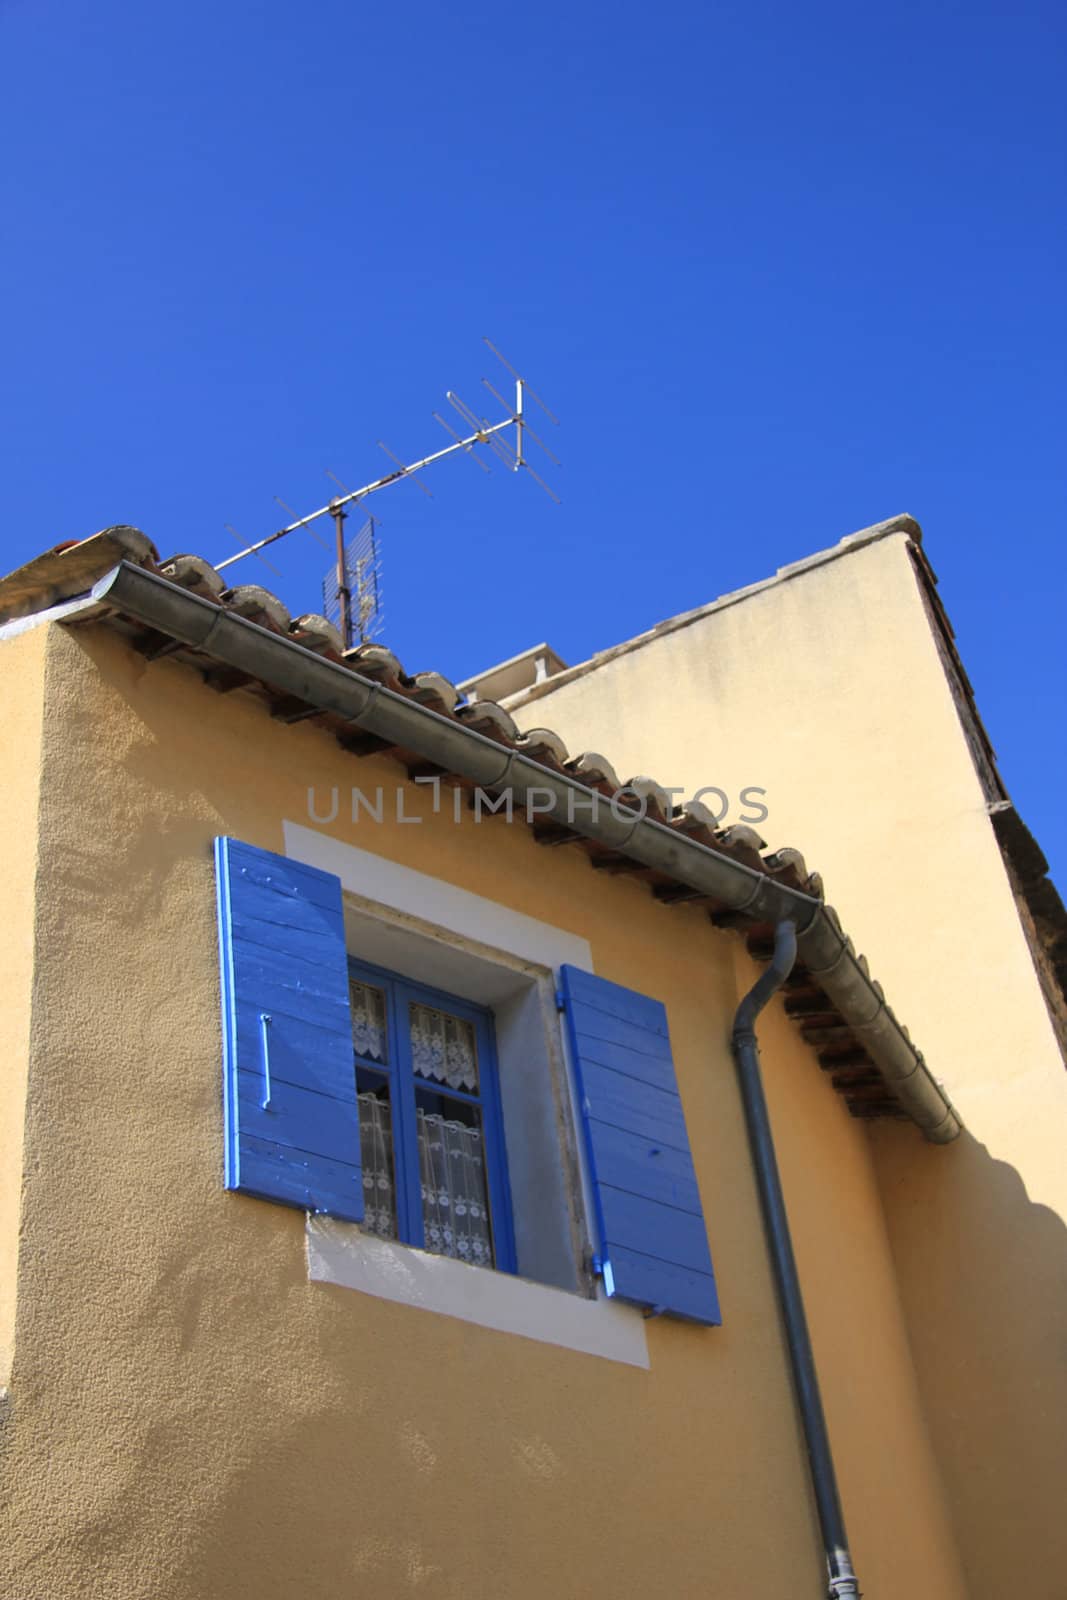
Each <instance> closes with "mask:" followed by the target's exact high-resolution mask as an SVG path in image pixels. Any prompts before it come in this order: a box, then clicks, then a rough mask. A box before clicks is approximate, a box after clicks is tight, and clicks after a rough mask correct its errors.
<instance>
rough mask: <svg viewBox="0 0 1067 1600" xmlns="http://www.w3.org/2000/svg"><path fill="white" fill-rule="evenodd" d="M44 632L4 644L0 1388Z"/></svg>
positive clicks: (18, 1145) (29, 951)
mask: <svg viewBox="0 0 1067 1600" xmlns="http://www.w3.org/2000/svg"><path fill="white" fill-rule="evenodd" d="M44 648H45V635H44V634H43V633H42V632H40V631H38V632H35V633H28V634H23V635H22V637H21V638H17V639H13V640H12V641H11V642H10V643H9V644H8V645H7V647H6V652H7V653H6V656H5V664H7V663H8V662H10V667H9V681H8V685H7V692H6V693H5V696H4V713H3V716H2V717H0V770H2V772H3V779H2V781H0V838H2V839H4V840H5V841H6V856H7V860H6V862H5V871H4V883H5V893H4V914H3V916H2V917H0V1061H2V1062H3V1063H4V1066H3V1070H2V1071H0V1388H2V1387H3V1386H4V1385H6V1383H7V1380H8V1377H9V1375H10V1371H11V1360H12V1355H13V1352H14V1335H15V1286H16V1271H17V1264H18V1233H19V1213H20V1209H21V1201H22V1130H23V1120H24V1114H25V1106H26V1073H27V1068H28V1064H29V1044H30V994H31V988H32V984H33V905H34V878H35V875H36V871H37V800H38V795H39V793H40V776H41V723H42V713H43V706H44V667H43V663H44Z"/></svg>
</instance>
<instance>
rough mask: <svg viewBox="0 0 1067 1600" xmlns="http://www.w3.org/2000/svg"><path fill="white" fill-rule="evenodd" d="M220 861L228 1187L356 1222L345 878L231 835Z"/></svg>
mask: <svg viewBox="0 0 1067 1600" xmlns="http://www.w3.org/2000/svg"><path fill="white" fill-rule="evenodd" d="M215 857H216V874H217V882H218V894H219V945H220V956H221V971H222V1002H223V1040H224V1077H225V1102H226V1186H227V1188H231V1189H239V1190H241V1191H242V1192H243V1193H246V1194H254V1195H257V1196H259V1197H260V1198H261V1199H268V1200H278V1201H281V1202H282V1203H283V1204H286V1205H294V1206H301V1207H304V1208H306V1209H307V1210H311V1211H323V1212H328V1213H329V1214H330V1215H332V1216H337V1217H343V1218H346V1219H347V1220H349V1221H353V1222H359V1221H361V1220H362V1218H363V1174H362V1170H361V1164H360V1144H359V1115H358V1107H357V1103H356V1084H355V1070H354V1065H353V1054H352V1022H351V1013H350V1008H349V999H348V959H347V953H346V950H345V934H344V913H343V909H342V902H341V885H340V881H339V880H338V879H337V878H335V877H333V876H332V875H331V874H330V873H326V872H319V871H318V870H317V869H316V868H314V867H307V866H304V865H303V864H301V863H299V862H293V861H289V860H288V859H287V858H286V857H284V856H277V855H273V854H272V853H271V852H270V851H267V850H259V849H256V848H255V847H254V846H252V845H248V844H242V843H241V842H240V841H238V840H235V839H218V840H216V851H215ZM264 1015H267V1016H269V1017H270V1022H269V1024H267V1027H266V1040H267V1051H268V1060H269V1086H270V1095H269V1104H268V1105H267V1106H264V1104H263V1101H264V1098H265V1097H266V1094H267V1083H268V1070H267V1063H266V1062H265V1060H264V1024H263V1021H262V1018H263V1016H264Z"/></svg>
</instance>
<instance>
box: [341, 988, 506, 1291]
mask: <svg viewBox="0 0 1067 1600" xmlns="http://www.w3.org/2000/svg"><path fill="white" fill-rule="evenodd" d="M348 977H349V981H348V990H349V997H350V1002H351V1010H352V1042H353V1048H354V1053H355V1078H356V1100H357V1103H358V1106H359V1135H360V1153H361V1156H362V1164H363V1191H364V1202H365V1206H366V1211H365V1215H364V1222H363V1225H364V1227H365V1228H366V1229H367V1230H368V1232H372V1233H376V1234H378V1235H380V1236H381V1237H382V1238H386V1239H399V1240H401V1241H402V1242H403V1243H405V1244H411V1245H415V1246H417V1247H418V1248H420V1249H423V1250H429V1251H431V1252H432V1253H433V1254H434V1255H444V1256H454V1257H455V1258H456V1259H457V1260H460V1261H467V1262H469V1263H470V1264H471V1265H472V1266H481V1267H494V1266H495V1267H499V1268H500V1269H501V1270H503V1271H507V1272H513V1271H514V1270H515V1252H514V1244H513V1240H512V1228H511V1216H510V1206H509V1194H508V1182H507V1161H506V1157H505V1152H504V1130H503V1120H502V1117H501V1109H500V1086H499V1080H498V1075H497V1066H496V1052H495V1046H494V1036H493V1017H492V1013H491V1012H490V1011H488V1010H486V1009H484V1008H483V1007H480V1006H474V1005H471V1004H470V1003H469V1002H467V1001H464V1000H460V999H458V998H457V997H456V996H454V995H447V994H442V993H439V992H438V991H437V990H434V989H427V988H423V987H421V986H416V985H415V984H412V983H409V982H407V981H405V980H404V979H401V978H398V977H396V976H394V975H393V974H391V973H387V972H383V971H381V970H380V969H379V968H376V967H369V966H366V965H364V964H363V963H362V962H357V961H353V960H351V959H350V960H349V963H348Z"/></svg>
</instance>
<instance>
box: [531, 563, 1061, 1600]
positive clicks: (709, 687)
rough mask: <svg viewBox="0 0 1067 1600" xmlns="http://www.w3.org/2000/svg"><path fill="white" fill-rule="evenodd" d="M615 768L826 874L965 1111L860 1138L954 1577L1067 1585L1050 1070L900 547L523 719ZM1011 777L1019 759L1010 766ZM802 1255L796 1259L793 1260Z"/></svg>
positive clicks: (843, 567)
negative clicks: (689, 798) (937, 1137)
mask: <svg viewBox="0 0 1067 1600" xmlns="http://www.w3.org/2000/svg"><path fill="white" fill-rule="evenodd" d="M514 714H515V716H516V718H517V720H518V722H519V723H520V726H523V727H530V726H534V725H537V724H545V725H547V726H549V727H553V728H556V729H557V730H558V731H559V732H560V733H561V734H562V735H563V737H564V739H565V740H566V741H567V742H568V744H569V745H570V748H571V749H579V748H585V747H589V746H590V745H591V746H592V747H593V748H603V749H604V752H605V754H607V755H608V756H609V758H611V759H612V760H613V761H614V762H615V763H616V765H617V767H618V770H619V771H620V774H621V775H622V776H623V777H625V776H628V775H630V774H631V773H633V772H650V773H652V774H653V775H654V776H655V777H656V778H658V779H659V781H660V782H663V783H670V784H680V785H685V786H686V791H687V793H688V794H692V793H693V792H694V790H695V789H696V788H698V787H699V786H701V785H703V784H716V785H718V786H720V787H721V788H722V789H724V790H725V791H726V792H727V793H728V795H729V796H730V798H731V800H732V801H733V802H734V804H733V806H732V809H731V815H730V820H736V819H737V818H738V816H739V815H740V814H741V812H742V811H743V809H744V808H743V807H741V806H739V805H738V804H737V796H738V794H739V792H740V790H741V789H742V788H743V787H744V786H745V785H759V786H762V787H763V788H765V789H766V790H767V796H766V799H765V801H764V804H766V805H767V806H768V808H769V812H770V814H769V816H768V818H767V820H766V821H765V822H762V823H760V824H759V828H760V831H761V832H762V833H763V834H764V836H765V837H766V838H767V839H768V841H769V842H770V843H771V844H772V845H774V846H776V847H777V846H781V845H784V844H793V845H796V846H798V847H799V848H800V849H801V850H802V851H803V852H804V854H805V856H806V859H807V862H808V865H809V867H814V868H818V870H819V871H820V872H821V873H822V874H823V877H824V879H825V883H826V893H827V898H828V899H829V900H830V901H831V902H832V903H833V904H834V906H836V908H837V909H838V911H839V912H840V914H841V917H842V920H843V923H844V926H845V928H846V929H847V931H848V932H849V933H850V934H851V935H852V937H853V938H854V939H855V941H856V944H857V948H859V949H862V950H863V951H865V953H866V954H867V956H868V957H869V959H870V964H871V971H872V973H873V974H874V975H875V976H876V977H877V978H878V979H880V981H881V982H882V983H883V984H884V986H885V990H886V993H887V995H888V996H889V999H890V1001H891V1003H892V1005H893V1006H894V1008H895V1010H896V1012H897V1014H898V1015H899V1016H900V1017H901V1019H902V1020H903V1021H905V1022H906V1023H907V1024H908V1026H909V1028H910V1029H911V1032H912V1034H913V1037H914V1038H915V1039H916V1041H917V1042H918V1043H919V1045H920V1046H921V1048H922V1049H923V1051H924V1054H925V1056H926V1059H927V1062H928V1064H929V1066H930V1068H931V1070H932V1072H933V1073H934V1075H935V1076H936V1077H939V1078H941V1079H942V1080H943V1081H944V1082H945V1084H946V1087H947V1089H948V1091H949V1094H950V1095H951V1097H952V1099H953V1101H954V1102H955V1104H956V1105H957V1107H958V1108H959V1110H960V1112H961V1115H962V1117H963V1120H964V1123H965V1125H966V1132H965V1133H964V1135H963V1137H962V1138H961V1139H960V1140H959V1141H958V1142H957V1143H956V1144H955V1145H953V1146H952V1147H951V1148H949V1149H945V1150H940V1149H931V1148H930V1147H927V1146H924V1145H922V1144H917V1143H916V1141H915V1140H914V1139H913V1138H912V1137H911V1134H910V1130H907V1129H901V1128H895V1127H892V1128H886V1127H882V1128H879V1129H877V1130H876V1131H875V1132H874V1133H873V1134H872V1144H873V1149H874V1152H875V1155H876V1170H877V1172H878V1176H879V1183H880V1187H881V1192H882V1195H883V1199H884V1203H885V1208H886V1216H887V1223H888V1228H889V1234H890V1238H891V1240H892V1244H893V1250H894V1259H895V1261H896V1265H897V1270H898V1272H899V1274H900V1281H901V1285H902V1291H903V1295H904V1303H905V1306H906V1310H907V1321H908V1336H909V1339H910V1342H911V1346H912V1349H913V1350H914V1352H915V1357H916V1363H917V1370H918V1373H919V1378H920V1383H921V1387H922V1392H923V1399H924V1404H925V1408H926V1412H927V1416H928V1418H929V1424H930V1430H931V1437H932V1438H933V1440H934V1442H935V1446H936V1450H937V1455H938V1459H939V1462H940V1465H941V1468H942V1471H943V1474H944V1479H945V1484H946V1490H947V1493H948V1496H949V1499H950V1503H951V1505H952V1508H953V1514H954V1520H955V1526H956V1529H957V1535H958V1539H959V1544H960V1548H961V1550H962V1551H963V1553H964V1557H965V1560H966V1562H967V1572H968V1582H969V1585H970V1589H971V1592H972V1593H973V1594H974V1595H975V1596H978V1597H982V1600H1000V1597H1002V1596H1003V1595H1006V1594H1009V1593H1011V1592H1012V1591H1013V1590H1014V1588H1015V1587H1016V1586H1017V1583H1018V1578H1019V1551H1020V1550H1021V1549H1026V1550H1027V1551H1028V1552H1030V1558H1029V1559H1028V1562H1027V1588H1028V1591H1033V1592H1034V1593H1036V1594H1038V1595H1041V1596H1043V1597H1048V1600H1054V1597H1058V1596H1061V1595H1062V1594H1063V1593H1065V1592H1067V1521H1065V1519H1064V1518H1063V1517H1062V1515H1061V1511H1060V1504H1061V1501H1062V1497H1063V1489H1064V1485H1065V1483H1067V1428H1065V1427H1064V1418H1065V1417H1067V1325H1065V1313H1067V1230H1065V1227H1064V1221H1065V1219H1067V1163H1065V1162H1064V1156H1063V1153H1064V1147H1065V1137H1067V1074H1065V1073H1064V1070H1063V1062H1062V1059H1061V1057H1060V1054H1059V1050H1058V1048H1057V1045H1056V1040H1055V1036H1054V1034H1053V1030H1052V1026H1051V1023H1050V1021H1049V1017H1048V1013H1047V1010H1046V1007H1045V1003H1044V1000H1043V997H1042V995H1041V992H1040V988H1039V985H1038V982H1037V980H1036V977H1035V974H1034V970H1033V965H1032V961H1031V957H1030V953H1029V950H1028V947H1027V945H1026V941H1025V938H1024V935H1023V932H1022V928H1021V926H1020V922H1019V918H1018V914H1017V912H1016V909H1015V905H1014V901H1013V898H1012V893H1011V889H1010V886H1009V883H1008V880H1007V877H1006V875H1005V871H1004V867H1003V864H1002V861H1001V857H1000V852H999V849H998V846H997V842H996V839H995V837H994V834H993V830H992V827H991V825H990V822H989V818H988V816H987V814H986V810H985V802H984V797H983V794H982V790H981V787H980V784H979V780H978V777H977V775H976V772H975V769H974V765H973V762H972V760H971V757H970V755H969V753H968V750H967V746H966V743H965V741H964V737H963V734H962V731H961V727H960V722H959V718H958V715H957V711H956V708H955V704H954V701H953V699H952V695H951V692H950V688H949V685H948V681H947V679H946V676H945V672H944V668H943V667H942V664H941V661H940V658H939V656H938V653H937V649H936V645H935V642H934V638H933V636H932V634H931V630H930V626H929V623H928V621H927V618H926V614H925V611H924V607H923V603H922V598H921V593H920V590H919V587H918V584H917V581H916V577H915V574H914V571H913V568H912V566H911V562H910V558H909V555H908V551H907V542H906V537H905V535H903V534H900V533H898V534H893V535H890V536H888V537H885V538H882V539H880V540H878V541H876V542H873V543H870V544H867V545H866V546H863V547H860V548H853V549H851V550H850V551H849V552H848V553H847V554H844V555H841V556H839V557H837V558H835V559H831V560H828V561H826V562H824V563H822V564H819V565H815V566H812V567H809V568H808V569H807V570H805V571H802V572H798V573H796V574H795V575H794V576H792V577H790V578H788V579H786V580H784V581H781V582H779V583H777V584H774V585H771V586H769V587H766V588H764V589H761V590H759V591H757V592H753V593H751V594H750V595H748V596H747V597H745V598H743V599H741V600H739V601H738V602H737V603H735V604H732V605H727V606H725V607H723V608H722V609H720V610H716V611H713V612H711V613H710V614H708V615H707V616H705V617H704V618H703V619H701V620H699V621H697V622H694V623H692V624H691V625H689V626H687V627H684V628H681V629H679V630H677V631H675V632H672V633H667V634H665V635H663V636H661V637H659V638H657V639H655V640H653V641H651V642H649V643H648V644H646V645H644V646H642V647H641V648H639V649H637V650H635V651H633V652H631V653H629V654H623V655H619V656H618V657H616V658H615V659H614V660H612V661H610V662H608V663H606V664H605V665H604V666H602V667H601V668H599V669H598V670H596V671H594V672H592V673H589V674H588V675H586V676H582V677H578V678H576V679H574V680H572V681H571V682H570V683H565V684H564V685H563V686H562V687H560V688H558V689H557V690H555V691H553V692H550V693H548V694H545V695H543V696H539V697H538V698H534V699H531V700H530V701H529V702H528V703H527V704H525V705H522V706H520V707H518V708H517V709H515V710H514ZM1009 777H1010V775H1009ZM809 1270H810V1269H809Z"/></svg>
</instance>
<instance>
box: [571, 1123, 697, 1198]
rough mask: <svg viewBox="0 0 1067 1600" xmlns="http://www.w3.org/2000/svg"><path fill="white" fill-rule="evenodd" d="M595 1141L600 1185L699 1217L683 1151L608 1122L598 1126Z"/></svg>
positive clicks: (689, 1166)
mask: <svg viewBox="0 0 1067 1600" xmlns="http://www.w3.org/2000/svg"><path fill="white" fill-rule="evenodd" d="M596 1142H597V1167H598V1171H599V1174H600V1181H601V1183H608V1184H610V1185H611V1187H612V1188H613V1189H625V1190H626V1191H627V1192H628V1193H629V1194H636V1195H643V1196H644V1197H645V1199H647V1200H658V1201H660V1202H661V1204H663V1205H666V1206H675V1207H677V1209H678V1210H679V1211H691V1212H692V1213H693V1214H694V1215H695V1216H698V1217H699V1216H700V1214H701V1211H700V1191H699V1190H698V1188H697V1185H696V1178H695V1177H694V1175H693V1163H692V1161H691V1160H690V1159H689V1157H688V1155H686V1153H685V1152H684V1151H682V1150H675V1149H674V1148H673V1147H672V1146H671V1145H669V1144H663V1143H662V1142H661V1141H659V1140H657V1139H654V1138H653V1139H649V1138H645V1137H644V1136H643V1135H642V1134H640V1133H637V1134H634V1133H624V1132H623V1130H622V1129H621V1128H613V1127H612V1126H611V1125H610V1124H608V1123H601V1124H600V1125H599V1126H598V1128H597V1130H596Z"/></svg>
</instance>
